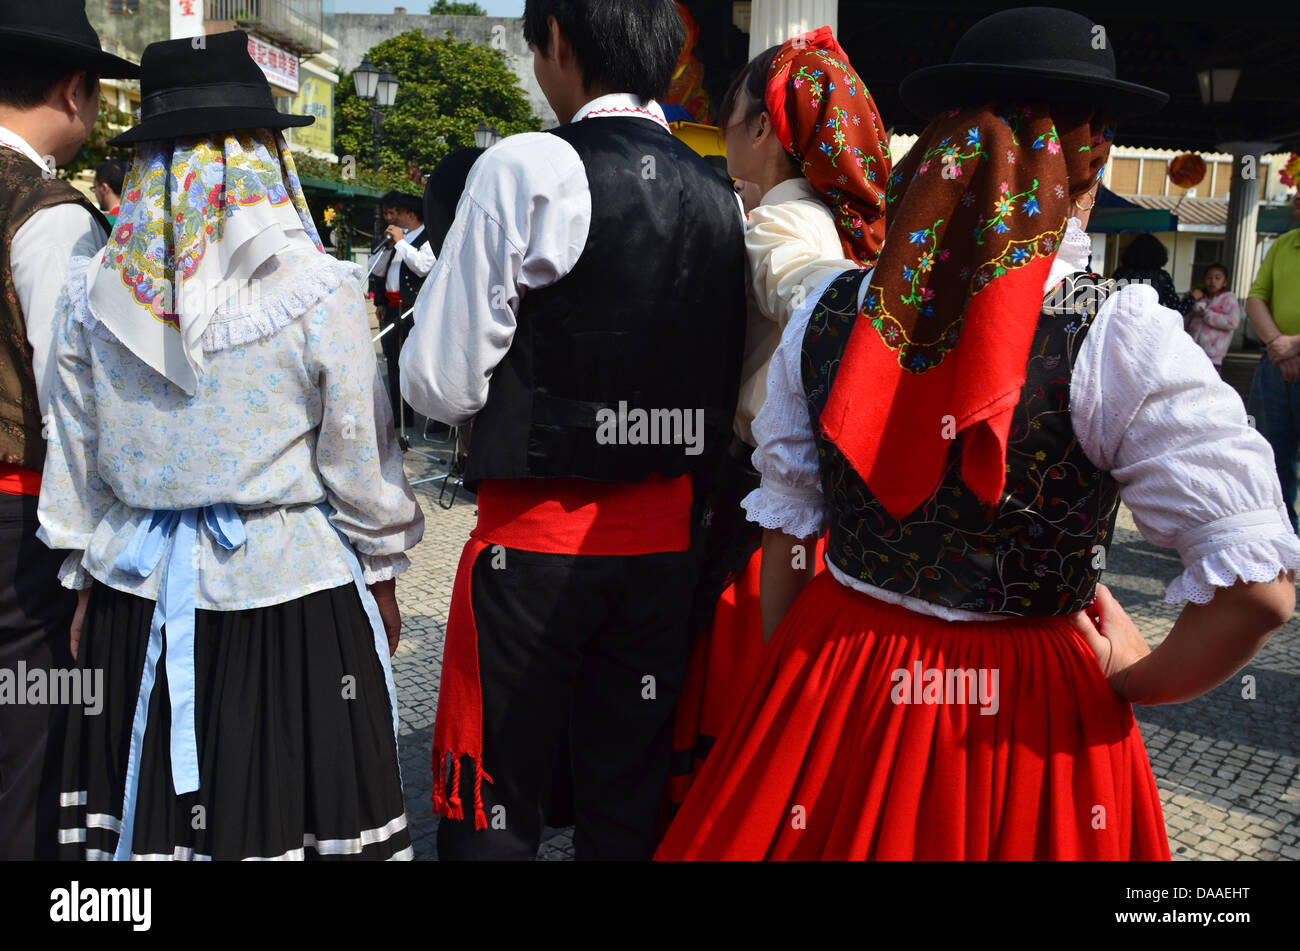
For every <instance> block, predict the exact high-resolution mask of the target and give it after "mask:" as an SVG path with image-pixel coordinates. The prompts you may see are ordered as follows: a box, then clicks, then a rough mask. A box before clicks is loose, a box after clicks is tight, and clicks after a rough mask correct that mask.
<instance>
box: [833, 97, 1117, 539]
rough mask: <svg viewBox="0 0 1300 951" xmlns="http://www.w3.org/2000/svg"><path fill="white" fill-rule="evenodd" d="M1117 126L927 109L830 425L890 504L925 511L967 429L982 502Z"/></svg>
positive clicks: (1073, 110)
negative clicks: (1060, 251) (1064, 242)
mask: <svg viewBox="0 0 1300 951" xmlns="http://www.w3.org/2000/svg"><path fill="white" fill-rule="evenodd" d="M1113 136H1114V129H1113V122H1112V121H1111V120H1110V119H1109V118H1108V117H1107V116H1105V115H1102V114H1100V113H1097V112H1096V111H1094V110H1093V109H1092V108H1090V107H1085V106H1063V105H1056V104H1054V105H1051V106H1048V105H1044V104H1029V105H1024V104H1020V105H1013V106H1006V107H996V106H991V105H984V106H978V107H973V108H967V109H964V110H953V111H950V112H947V113H944V114H943V115H941V116H939V117H938V118H936V119H934V120H933V121H932V122H931V123H930V124H929V126H927V127H926V129H925V131H924V132H923V133H922V134H921V137H920V139H919V140H918V141H917V143H916V145H914V146H913V147H912V149H911V151H910V152H909V153H908V155H907V157H906V158H905V159H904V161H903V162H902V163H901V164H900V165H899V166H898V168H897V169H895V171H894V173H893V175H892V176H890V179H889V183H888V189H887V196H888V215H889V233H888V235H887V238H886V242H885V247H884V250H883V252H882V253H881V256H880V261H879V263H878V265H877V267H876V270H875V273H874V274H873V275H872V278H871V284H870V287H869V288H868V292H867V297H866V300H865V302H864V305H863V308H862V312H861V313H860V314H859V319H858V321H857V322H856V323H855V325H854V328H853V332H852V335H851V336H850V338H849V343H848V345H847V348H846V350H845V353H844V358H843V361H842V363H841V366H840V369H839V371H838V373H837V375H836V378H835V382H834V385H833V388H832V390H831V394H830V398H829V400H828V403H827V406H826V408H825V410H824V412H823V413H822V416H821V424H822V426H823V428H824V430H825V433H826V435H827V437H828V438H829V439H830V440H831V441H832V442H833V443H835V445H836V446H837V447H838V448H839V449H840V451H841V452H843V454H844V456H845V457H846V458H847V459H848V460H849V462H850V463H851V464H852V465H853V467H854V469H855V470H856V471H857V472H858V474H859V475H861V476H862V477H863V479H864V480H865V481H866V482H867V484H868V486H869V487H870V488H871V491H872V494H873V495H875V496H876V497H877V498H878V499H879V500H880V501H881V503H882V504H883V505H884V506H885V508H886V509H888V510H889V512H890V513H891V514H893V515H895V516H896V517H902V516H903V515H906V514H908V513H910V512H912V511H914V510H915V509H916V508H917V506H919V505H921V504H922V503H923V502H924V501H925V500H926V499H927V498H929V497H930V495H931V494H932V493H933V492H934V489H935V487H936V486H937V485H938V483H939V481H940V479H941V478H942V474H943V470H944V465H945V462H946V460H947V457H948V452H949V449H950V447H951V445H952V439H953V438H956V437H958V436H960V438H961V439H962V440H963V445H962V479H963V481H964V482H965V483H966V485H968V486H969V487H970V488H971V489H972V490H973V491H974V492H975V493H976V495H977V496H978V497H979V498H980V499H981V500H982V501H983V502H985V503H986V504H989V505H992V504H995V503H996V502H997V501H998V499H999V498H1000V497H1001V494H1002V490H1003V487H1004V485H1005V481H1006V446H1007V434H1008V430H1009V428H1010V424H1011V414H1012V410H1013V409H1014V407H1015V405H1016V402H1017V400H1018V398H1019V393H1020V389H1021V387H1022V386H1023V385H1024V380H1025V364H1026V361H1027V360H1028V356H1029V345H1030V342H1031V340H1032V338H1033V334H1034V328H1035V325H1036V323H1037V320H1038V316H1039V314H1040V313H1041V312H1042V302H1043V284H1044V282H1045V281H1046V279H1047V275H1048V273H1049V271H1050V269H1051V265H1052V260H1053V259H1054V258H1055V256H1056V251H1057V248H1058V247H1059V246H1060V242H1061V238H1062V235H1063V234H1064V231H1065V225H1066V221H1067V220H1068V219H1069V217H1070V213H1071V208H1072V201H1073V199H1075V198H1078V197H1079V196H1081V195H1083V194H1084V193H1086V192H1088V191H1089V190H1090V189H1092V187H1093V186H1094V185H1095V184H1096V182H1097V181H1098V180H1099V179H1100V177H1101V173H1102V170H1103V168H1104V166H1105V162H1106V157H1107V155H1108V154H1109V151H1110V143H1111V139H1112V138H1113Z"/></svg>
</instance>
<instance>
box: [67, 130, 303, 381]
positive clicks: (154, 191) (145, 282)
mask: <svg viewBox="0 0 1300 951" xmlns="http://www.w3.org/2000/svg"><path fill="white" fill-rule="evenodd" d="M294 249H299V250H304V251H306V250H312V249H314V250H316V251H321V250H322V246H321V241H320V236H319V235H318V234H317V232H316V227H315V225H314V224H313V223H312V219H311V213H310V212H309V211H308V210H307V201H306V199H305V198H304V197H303V194H302V186H301V185H300V183H299V181H298V175H297V172H296V170H295V168H294V163H293V157H292V155H291V154H290V152H289V148H288V145H287V144H286V143H285V140H284V137H283V135H281V134H280V133H279V132H273V131H271V130H269V129H255V130H245V131H239V132H228V133H224V134H216V135H212V136H202V137H197V138H194V137H191V138H185V139H176V140H170V139H168V140H159V141H150V142H142V143H140V145H138V146H137V147H136V149H135V154H134V155H133V157H132V161H131V167H130V169H129V171H128V172H127V176H126V181H125V183H124V184H123V186H122V210H121V212H120V213H119V214H118V217H117V223H116V225H115V226H114V228H113V233H112V235H111V237H110V238H109V241H108V245H107V246H106V247H105V249H104V252H103V255H102V258H101V260H100V265H99V270H97V271H95V272H93V273H94V276H93V278H92V279H91V284H90V289H89V303H90V310H91V313H92V314H93V315H94V316H95V318H96V319H97V320H98V321H99V322H100V323H102V324H103V325H104V326H106V327H107V328H108V329H109V330H110V331H112V333H113V335H114V336H115V337H117V339H118V340H120V341H121V342H122V344H123V346H125V347H126V348H127V349H129V350H131V351H132V352H133V353H135V354H136V355H137V356H138V357H140V359H142V360H143V361H144V362H146V363H147V364H149V365H150V366H151V367H153V368H154V369H155V370H157V371H158V372H159V373H161V374H162V375H163V376H165V377H167V379H169V380H171V381H172V382H173V383H175V384H177V385H178V386H180V387H181V388H182V389H183V390H184V391H185V392H186V393H194V392H195V390H196V389H197V386H198V377H199V376H200V375H201V373H202V370H203V365H204V359H203V348H202V339H203V332H204V330H205V329H206V328H207V326H208V324H209V323H210V322H211V320H212V318H213V316H214V315H215V314H216V312H217V310H218V309H219V308H220V307H221V306H222V305H224V304H225V303H226V302H227V300H228V298H230V297H231V295H232V294H238V293H240V292H241V291H242V290H243V288H244V287H246V286H247V285H248V282H249V281H250V280H252V279H253V276H254V274H255V273H256V272H257V270H258V268H259V267H261V266H262V265H263V264H264V263H265V262H266V261H267V259H268V258H270V257H271V256H273V255H276V254H283V253H286V252H288V251H291V250H294Z"/></svg>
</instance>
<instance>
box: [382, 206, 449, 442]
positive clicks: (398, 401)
mask: <svg viewBox="0 0 1300 951" xmlns="http://www.w3.org/2000/svg"><path fill="white" fill-rule="evenodd" d="M380 207H381V211H382V213H383V217H384V221H385V223H387V225H388V227H387V229H385V231H384V240H383V242H382V243H381V244H380V246H379V247H378V248H377V249H376V251H375V253H376V254H377V255H379V256H380V257H381V258H383V259H382V260H379V261H376V260H375V259H374V258H373V257H372V259H371V263H372V265H373V267H372V271H373V274H374V277H372V278H371V290H372V291H373V292H374V295H375V308H376V311H377V313H378V316H379V329H380V330H381V331H382V330H386V329H387V328H388V327H389V326H391V325H393V324H396V326H395V327H393V329H392V330H391V331H389V332H388V333H386V334H384V336H383V339H382V340H381V341H380V342H381V343H382V344H383V347H384V359H385V360H386V361H387V363H388V398H389V400H390V401H391V402H392V405H393V421H394V423H395V424H396V425H397V426H398V427H399V428H400V427H401V426H402V425H403V421H404V422H405V425H407V426H412V425H414V423H415V414H414V412H413V411H412V410H411V409H410V407H408V406H406V405H405V404H404V403H403V402H402V391H401V386H400V371H399V369H398V365H397V362H398V361H397V358H398V355H399V354H401V352H402V344H403V343H405V342H406V335H407V334H408V333H409V332H410V329H411V319H410V318H409V317H408V318H406V319H405V320H399V318H400V317H401V315H402V314H404V313H406V312H407V311H408V310H410V309H411V308H412V307H413V306H415V298H416V295H417V294H419V293H420V288H421V287H422V286H423V284H424V279H425V277H427V276H428V274H429V272H430V271H431V270H433V265H434V262H435V259H436V258H435V255H434V250H433V248H432V247H431V246H430V244H429V236H428V234H427V233H425V230H424V202H423V200H422V199H421V198H420V197H417V196H415V195H408V194H406V193H405V192H399V191H390V192H389V193H388V194H386V195H384V197H383V198H382V199H381V200H380ZM399 413H401V414H402V415H400V416H399V415H398V414H399Z"/></svg>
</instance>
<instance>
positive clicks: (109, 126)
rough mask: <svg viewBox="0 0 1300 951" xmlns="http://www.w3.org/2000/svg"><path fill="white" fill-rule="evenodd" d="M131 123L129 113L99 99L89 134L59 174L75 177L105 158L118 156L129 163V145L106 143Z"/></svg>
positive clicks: (131, 124) (132, 120)
mask: <svg viewBox="0 0 1300 951" xmlns="http://www.w3.org/2000/svg"><path fill="white" fill-rule="evenodd" d="M133 125H135V120H134V119H133V118H132V117H131V115H130V114H129V113H125V112H119V111H118V110H117V109H116V108H115V107H113V106H110V105H109V104H108V102H107V101H106V100H104V99H100V101H99V116H98V117H97V118H96V119H95V126H94V128H93V129H91V130H90V135H89V136H88V137H87V138H86V141H85V143H84V144H83V145H82V146H81V148H80V149H79V150H78V151H77V154H76V156H75V157H74V158H73V159H72V161H71V162H69V163H68V164H67V165H65V166H63V167H62V168H61V169H60V170H59V174H60V175H62V176H63V177H64V178H68V179H72V178H75V177H76V175H77V173H78V172H80V171H82V170H84V169H94V168H98V167H99V163H100V162H102V161H104V159H106V158H119V159H122V160H124V161H125V162H127V164H128V165H129V164H130V161H131V146H129V145H128V146H126V147H125V148H120V149H119V148H113V147H112V146H110V145H109V144H108V140H109V139H111V138H113V137H114V136H115V135H118V134H119V133H122V132H125V131H126V130H127V129H128V128H130V127H131V126H133Z"/></svg>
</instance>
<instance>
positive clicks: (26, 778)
mask: <svg viewBox="0 0 1300 951" xmlns="http://www.w3.org/2000/svg"><path fill="white" fill-rule="evenodd" d="M38 527H39V523H38V522H37V520H36V498H35V497H33V496H27V495H7V494H4V493H0V670H7V671H9V672H10V673H9V674H7V675H6V676H7V677H13V678H14V679H15V680H17V678H18V674H19V670H20V669H23V668H20V663H21V664H22V665H23V667H24V668H25V669H26V670H27V671H32V670H40V671H44V672H45V674H44V676H45V677H46V678H47V680H46V682H47V683H49V682H52V681H51V680H50V679H48V675H49V673H50V672H52V671H55V670H69V669H71V668H72V667H73V666H74V662H73V660H72V654H71V652H70V650H69V648H68V628H69V625H70V624H71V622H72V614H73V611H74V610H75V609H76V606H77V597H76V595H75V594H73V593H72V592H71V591H69V590H68V589H66V588H64V587H63V586H62V585H61V584H59V578H58V574H59V566H60V565H61V564H62V563H63V559H64V558H65V557H67V554H68V553H67V552H66V551H51V550H50V549H48V548H46V547H45V545H43V544H42V543H41V541H40V540H39V539H37V537H36V529H37V528H38ZM24 679H27V678H24ZM14 687H15V689H16V690H20V691H24V697H25V698H26V688H27V683H23V682H16V683H14ZM6 699H8V698H6ZM44 699H45V701H46V702H44V703H39V704H28V703H21V704H20V703H11V702H4V703H0V860H6V859H32V858H37V859H53V858H55V857H56V855H57V852H58V815H59V789H58V782H59V777H60V775H61V772H62V770H61V766H62V762H61V761H62V758H63V738H64V732H65V729H66V724H67V718H68V710H67V708H66V707H63V706H60V705H58V704H56V703H52V702H49V701H50V700H52V699H59V698H51V697H49V696H48V695H47V696H46V697H45V698H44Z"/></svg>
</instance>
